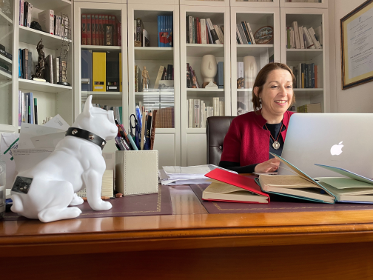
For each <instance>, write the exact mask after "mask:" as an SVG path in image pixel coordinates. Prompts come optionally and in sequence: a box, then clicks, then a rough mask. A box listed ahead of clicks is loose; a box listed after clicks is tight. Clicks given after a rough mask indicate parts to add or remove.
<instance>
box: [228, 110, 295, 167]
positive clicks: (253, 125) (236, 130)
mask: <svg viewBox="0 0 373 280" xmlns="http://www.w3.org/2000/svg"><path fill="white" fill-rule="evenodd" d="M292 114H294V113H293V112H289V111H286V112H285V114H284V118H283V120H282V122H283V124H284V126H285V130H283V131H282V132H281V135H282V139H283V140H284V142H285V137H286V131H287V128H288V124H289V119H290V116H291V115H292ZM266 123H267V121H266V120H265V119H264V118H263V117H262V114H261V113H260V111H259V112H258V113H257V114H256V113H255V112H248V113H246V114H243V115H240V116H237V117H235V118H234V119H233V121H232V123H231V125H230V127H229V130H228V132H227V135H226V136H225V138H224V144H223V153H222V155H221V161H230V162H239V163H240V166H246V165H250V164H257V163H262V162H264V161H267V160H268V159H269V137H270V132H269V131H268V130H266V129H263V126H264V125H265V124H266Z"/></svg>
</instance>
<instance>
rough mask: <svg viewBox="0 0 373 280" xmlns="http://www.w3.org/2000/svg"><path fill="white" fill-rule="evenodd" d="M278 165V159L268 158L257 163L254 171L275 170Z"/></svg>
mask: <svg viewBox="0 0 373 280" xmlns="http://www.w3.org/2000/svg"><path fill="white" fill-rule="evenodd" d="M279 165H280V160H278V159H276V158H271V159H270V160H267V161H265V162H262V163H259V164H257V165H256V166H255V169H254V171H255V172H257V173H267V172H275V171H277V169H278V167H279Z"/></svg>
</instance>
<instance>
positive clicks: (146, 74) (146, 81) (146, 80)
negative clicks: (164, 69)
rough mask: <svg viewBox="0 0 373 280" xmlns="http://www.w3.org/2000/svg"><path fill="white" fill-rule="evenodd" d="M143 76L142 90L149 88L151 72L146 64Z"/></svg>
mask: <svg viewBox="0 0 373 280" xmlns="http://www.w3.org/2000/svg"><path fill="white" fill-rule="evenodd" d="M141 76H142V90H143V91H147V90H148V89H149V80H150V78H149V72H148V70H146V66H144V69H143V70H142V73H141Z"/></svg>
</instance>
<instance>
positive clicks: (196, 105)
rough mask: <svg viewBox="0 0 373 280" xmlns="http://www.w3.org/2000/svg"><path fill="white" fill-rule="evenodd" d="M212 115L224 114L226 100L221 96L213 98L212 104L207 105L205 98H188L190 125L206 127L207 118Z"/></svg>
mask: <svg viewBox="0 0 373 280" xmlns="http://www.w3.org/2000/svg"><path fill="white" fill-rule="evenodd" d="M212 116H224V101H222V100H219V97H213V98H212V106H206V102H205V101H204V100H201V99H198V98H195V99H192V98H190V99H188V127H189V128H204V127H206V120H207V118H208V117H212Z"/></svg>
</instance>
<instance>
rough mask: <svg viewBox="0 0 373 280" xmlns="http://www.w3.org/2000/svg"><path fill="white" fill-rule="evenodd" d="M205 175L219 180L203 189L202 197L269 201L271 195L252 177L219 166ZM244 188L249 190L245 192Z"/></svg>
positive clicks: (250, 201)
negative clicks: (263, 190)
mask: <svg viewBox="0 0 373 280" xmlns="http://www.w3.org/2000/svg"><path fill="white" fill-rule="evenodd" d="M205 176H206V177H208V178H211V179H214V180H217V181H219V182H213V183H212V184H211V185H210V186H208V187H207V188H206V189H205V190H204V191H203V193H202V198H203V199H204V200H213V201H227V202H243V203H269V195H268V194H266V193H264V192H262V190H261V189H260V187H259V186H258V185H257V183H256V182H255V180H254V179H252V178H249V177H245V176H243V175H239V174H235V173H232V172H229V171H226V170H223V169H219V168H216V169H214V170H212V171H210V172H209V173H207V174H205ZM222 183H223V184H222ZM224 183H225V184H224ZM210 187H211V188H210ZM236 187H237V188H236ZM240 189H242V190H240ZM243 190H246V191H248V192H244V191H243Z"/></svg>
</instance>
